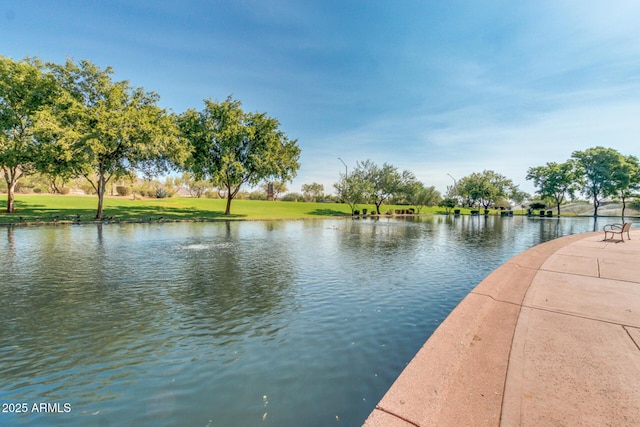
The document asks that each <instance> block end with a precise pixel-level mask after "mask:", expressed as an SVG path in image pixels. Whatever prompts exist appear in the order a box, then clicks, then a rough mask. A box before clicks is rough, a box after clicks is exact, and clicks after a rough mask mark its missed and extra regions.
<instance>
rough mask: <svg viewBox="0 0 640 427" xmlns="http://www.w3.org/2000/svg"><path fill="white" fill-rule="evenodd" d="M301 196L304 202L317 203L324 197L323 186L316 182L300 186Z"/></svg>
mask: <svg viewBox="0 0 640 427" xmlns="http://www.w3.org/2000/svg"><path fill="white" fill-rule="evenodd" d="M302 194H303V197H304V200H305V201H307V202H317V201H318V200H320V199H321V198H322V197H323V196H324V185H322V184H319V183H317V182H312V183H311V184H302ZM283 200H284V199H283Z"/></svg>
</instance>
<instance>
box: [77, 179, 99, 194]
mask: <svg viewBox="0 0 640 427" xmlns="http://www.w3.org/2000/svg"><path fill="white" fill-rule="evenodd" d="M80 189H81V190H82V191H83V192H84V194H96V190H95V189H94V188H93V185H91V184H89V183H88V182H85V183H83V184H82V185H80Z"/></svg>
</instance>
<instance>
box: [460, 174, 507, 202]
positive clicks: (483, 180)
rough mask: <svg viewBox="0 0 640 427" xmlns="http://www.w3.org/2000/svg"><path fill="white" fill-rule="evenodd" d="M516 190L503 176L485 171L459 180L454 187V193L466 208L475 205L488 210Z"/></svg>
mask: <svg viewBox="0 0 640 427" xmlns="http://www.w3.org/2000/svg"><path fill="white" fill-rule="evenodd" d="M516 188H517V187H516V186H515V185H514V184H513V182H512V181H511V180H510V179H508V178H506V177H505V176H504V175H501V174H499V173H497V172H494V171H492V170H485V171H483V172H482V173H478V172H475V173H472V174H471V175H469V176H466V177H464V178H462V179H460V180H459V181H458V182H457V185H456V192H457V195H458V196H460V197H462V199H463V200H464V201H465V204H466V205H467V206H468V207H471V206H476V205H477V206H482V207H484V209H488V208H489V206H492V205H494V204H495V203H496V202H497V201H498V200H500V199H503V198H507V197H509V195H510V194H512V193H513V192H514V191H515V190H516Z"/></svg>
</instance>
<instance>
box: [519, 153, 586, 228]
mask: <svg viewBox="0 0 640 427" xmlns="http://www.w3.org/2000/svg"><path fill="white" fill-rule="evenodd" d="M527 179H529V180H532V181H533V185H534V186H536V188H537V190H536V193H537V194H538V195H539V196H540V197H541V198H543V199H545V198H550V199H553V200H554V201H555V203H556V207H557V209H558V216H560V205H561V204H562V203H563V202H564V201H565V199H566V197H567V196H569V197H572V198H573V196H574V194H575V192H576V191H577V190H578V182H579V181H578V180H579V175H578V173H577V169H576V165H575V163H574V162H572V161H567V162H565V163H560V164H558V163H555V162H549V163H547V164H546V165H545V166H537V167H532V168H529V170H528V171H527ZM532 209H537V208H532ZM540 209H544V206H543V207H542V208H540Z"/></svg>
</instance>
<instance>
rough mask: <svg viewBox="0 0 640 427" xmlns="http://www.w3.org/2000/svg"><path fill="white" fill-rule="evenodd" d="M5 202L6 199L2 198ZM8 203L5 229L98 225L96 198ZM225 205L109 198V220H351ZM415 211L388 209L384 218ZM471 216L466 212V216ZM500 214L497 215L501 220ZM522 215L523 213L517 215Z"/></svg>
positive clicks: (255, 204)
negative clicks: (13, 209)
mask: <svg viewBox="0 0 640 427" xmlns="http://www.w3.org/2000/svg"><path fill="white" fill-rule="evenodd" d="M0 197H2V195H0ZM6 203H7V202H6V197H5V198H3V199H0V224H4V225H7V224H37V223H52V222H54V223H74V222H78V220H79V222H93V221H94V218H95V214H96V210H97V203H98V200H97V198H96V197H95V196H78V195H50V194H44V195H33V194H18V195H17V196H16V199H15V207H16V212H14V213H7V212H5V210H6V206H7V205H6ZM225 203H226V201H225V200H223V199H208V198H200V199H198V198H189V197H172V198H165V199H136V200H133V199H132V198H131V197H105V201H104V217H105V220H108V221H119V222H144V221H153V222H157V221H167V222H168V221H220V220H222V221H226V220H286V219H309V218H327V217H341V216H351V210H350V208H349V206H348V205H347V204H344V203H316V202H283V201H276V202H273V201H265V200H244V199H239V200H234V201H233V203H232V205H231V215H224V208H225ZM408 208H410V206H397V205H383V206H382V207H381V209H380V212H381V214H387V212H389V211H390V210H391V211H394V210H396V209H408ZM358 209H359V210H360V211H361V212H362V211H363V209H367V213H369V214H370V213H371V212H372V211H373V212H375V206H373V205H365V204H363V205H359V206H358ZM469 212H470V210H469V209H465V208H462V209H461V213H462V214H469ZM498 212H499V211H491V213H492V214H496V213H498ZM420 213H421V214H423V215H437V214H445V213H446V212H445V210H444V208H440V207H435V206H434V207H425V208H423V209H421V212H420ZM516 213H523V211H517V212H516Z"/></svg>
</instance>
